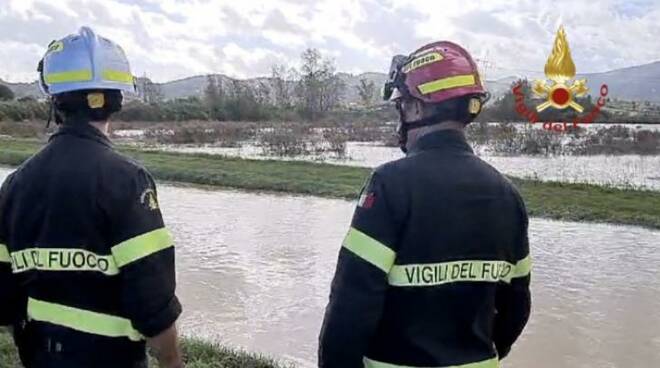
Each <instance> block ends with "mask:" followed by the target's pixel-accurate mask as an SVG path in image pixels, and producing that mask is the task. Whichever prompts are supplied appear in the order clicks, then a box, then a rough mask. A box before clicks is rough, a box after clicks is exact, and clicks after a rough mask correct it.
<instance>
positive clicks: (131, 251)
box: [112, 228, 174, 267]
mask: <svg viewBox="0 0 660 368" xmlns="http://www.w3.org/2000/svg"><path fill="white" fill-rule="evenodd" d="M172 246H174V242H173V240H172V235H170V232H169V231H167V229H165V228H160V229H157V230H154V231H150V232H148V233H145V234H142V235H139V236H136V237H134V238H131V239H128V240H126V241H124V242H122V243H120V244H118V245H115V246H114V247H112V255H113V256H114V257H115V262H117V267H124V266H126V265H127V264H129V263H132V262H135V261H137V260H139V259H142V258H144V257H147V256H149V255H151V254H153V253H156V252H159V251H161V250H163V249H167V248H169V247H172Z"/></svg>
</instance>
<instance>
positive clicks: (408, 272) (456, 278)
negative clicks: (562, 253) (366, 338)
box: [388, 256, 532, 287]
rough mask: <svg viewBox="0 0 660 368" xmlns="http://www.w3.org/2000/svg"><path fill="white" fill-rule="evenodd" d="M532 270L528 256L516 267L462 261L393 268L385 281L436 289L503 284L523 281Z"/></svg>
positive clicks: (504, 264) (496, 262)
mask: <svg viewBox="0 0 660 368" xmlns="http://www.w3.org/2000/svg"><path fill="white" fill-rule="evenodd" d="M531 269H532V260H531V257H530V256H527V257H525V258H524V259H522V260H520V261H518V262H517V263H516V264H512V263H509V262H507V261H497V260H495V261H490V260H488V261H486V260H476V261H475V260H465V261H452V262H442V263H428V264H410V265H394V266H393V267H392V269H391V270H390V272H389V275H388V280H389V283H390V285H392V286H404V287H405V286H407V287H414V286H437V285H444V284H449V283H454V282H466V281H467V282H506V283H510V282H511V280H512V279H514V278H520V277H526V276H528V275H529V274H530V272H531Z"/></svg>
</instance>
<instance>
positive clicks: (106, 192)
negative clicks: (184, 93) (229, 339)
mask: <svg viewBox="0 0 660 368" xmlns="http://www.w3.org/2000/svg"><path fill="white" fill-rule="evenodd" d="M180 313H181V305H180V304H179V301H178V299H177V297H176V296H175V268H174V247H173V242H172V238H171V236H170V234H169V232H168V231H167V230H166V228H165V225H164V223H163V219H162V216H161V212H160V209H159V205H158V199H157V194H156V186H155V184H154V181H153V179H152V178H151V176H150V175H149V173H148V172H147V171H146V170H145V169H144V168H143V167H141V166H140V165H138V164H136V163H135V162H133V161H131V160H129V159H127V158H125V157H124V156H122V155H120V154H118V153H116V152H115V151H114V150H113V148H112V146H111V144H110V142H109V140H108V139H107V138H106V137H105V135H103V134H102V133H101V132H99V131H98V130H97V129H95V128H94V127H92V126H91V125H89V124H87V123H85V122H78V123H76V124H75V125H74V124H72V125H71V126H69V125H66V126H63V127H62V128H60V130H59V132H58V133H56V134H55V135H53V136H52V137H51V139H50V141H49V143H48V145H47V146H45V147H44V148H43V149H42V150H41V151H40V152H39V153H37V154H36V155H35V156H34V157H32V158H31V159H29V160H28V161H27V162H25V163H24V164H23V165H21V166H20V167H19V168H18V169H17V170H16V171H15V172H14V173H13V174H11V175H10V176H9V177H8V178H7V180H5V182H4V184H3V185H2V189H1V190H0V325H13V326H14V327H15V330H16V340H17V343H18V345H19V348H20V351H21V355H22V357H23V360H24V361H25V364H26V365H27V366H29V367H66V368H70V367H137V366H142V365H144V364H145V356H146V354H145V337H151V336H155V335H157V334H159V333H161V332H162V331H164V330H165V329H166V328H168V327H169V326H171V325H172V324H173V323H174V322H175V320H176V319H177V317H178V316H179V314H180Z"/></svg>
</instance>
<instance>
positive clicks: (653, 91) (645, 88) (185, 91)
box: [0, 61, 660, 104]
mask: <svg viewBox="0 0 660 368" xmlns="http://www.w3.org/2000/svg"><path fill="white" fill-rule="evenodd" d="M338 76H339V78H340V79H341V80H342V81H343V82H344V84H345V85H346V89H345V93H344V96H343V98H342V102H343V103H345V104H351V103H358V102H359V100H360V98H359V95H358V92H357V86H358V85H359V84H360V80H361V79H366V80H369V81H372V82H373V83H374V85H375V86H376V88H377V90H380V89H381V88H382V86H383V84H384V83H385V80H386V79H387V75H386V74H384V73H363V74H359V75H353V74H347V73H339V74H338ZM214 77H215V78H216V80H218V81H221V83H222V85H225V86H228V85H231V83H233V82H234V81H235V80H234V79H232V78H230V77H228V76H226V75H222V74H215V75H214ZM578 78H587V82H588V86H589V88H590V93H591V94H592V95H593V96H596V95H598V91H599V89H600V86H601V85H602V84H607V85H608V86H609V97H611V98H618V99H622V100H630V101H650V102H656V103H658V102H660V61H657V62H654V63H650V64H645V65H639V66H634V67H630V68H623V69H616V70H612V71H609V72H605V73H591V74H583V75H578ZM516 79H517V77H506V78H501V79H497V80H490V81H486V86H487V88H488V90H489V91H490V92H491V93H492V94H493V97H495V98H497V97H499V96H502V95H503V94H504V93H505V92H506V91H507V90H508V89H509V88H511V83H513V82H514V81H515V80H516ZM207 83H208V76H206V75H199V76H193V77H189V78H185V79H179V80H175V81H171V82H166V83H157V84H156V85H157V86H159V88H160V90H161V93H162V96H163V98H165V99H175V98H185V97H191V96H202V95H203V94H204V90H205V89H206V86H207ZM238 83H246V84H249V85H251V86H264V87H266V89H268V87H269V86H270V85H271V80H270V79H269V78H253V79H247V80H238ZM0 84H5V85H7V86H8V87H9V88H11V90H12V91H13V92H14V94H15V95H16V97H17V98H20V97H25V96H32V97H35V98H39V97H41V92H40V90H39V87H38V85H37V83H36V82H34V83H8V82H3V81H2V80H0ZM291 88H293V87H292V86H291ZM271 98H274V97H273V96H272V93H271Z"/></svg>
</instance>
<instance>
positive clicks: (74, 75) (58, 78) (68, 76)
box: [46, 70, 92, 84]
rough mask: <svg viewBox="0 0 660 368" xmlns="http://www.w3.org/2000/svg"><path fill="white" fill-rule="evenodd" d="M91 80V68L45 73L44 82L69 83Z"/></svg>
mask: <svg viewBox="0 0 660 368" xmlns="http://www.w3.org/2000/svg"><path fill="white" fill-rule="evenodd" d="M90 80H92V71H91V70H75V71H71V72H61V73H50V74H47V75H46V83H48V84H57V83H71V82H86V81H90Z"/></svg>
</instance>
